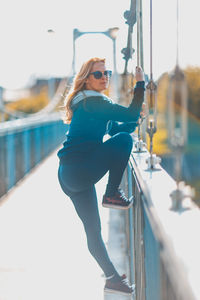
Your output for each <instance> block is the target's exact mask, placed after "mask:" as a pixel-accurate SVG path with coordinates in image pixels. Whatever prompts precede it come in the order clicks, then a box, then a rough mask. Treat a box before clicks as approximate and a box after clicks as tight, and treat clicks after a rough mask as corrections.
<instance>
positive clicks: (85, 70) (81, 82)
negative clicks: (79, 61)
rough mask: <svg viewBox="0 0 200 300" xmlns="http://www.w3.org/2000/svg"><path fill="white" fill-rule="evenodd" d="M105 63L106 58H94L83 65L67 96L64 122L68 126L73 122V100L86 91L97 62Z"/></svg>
mask: <svg viewBox="0 0 200 300" xmlns="http://www.w3.org/2000/svg"><path fill="white" fill-rule="evenodd" d="M105 61H106V60H105V58H98V57H93V58H91V59H89V60H88V61H86V62H85V63H84V64H83V65H82V67H81V69H80V71H79V72H78V74H77V75H76V76H75V78H74V80H73V84H72V87H71V89H70V92H69V93H68V94H67V96H66V98H65V101H64V109H65V117H64V122H65V123H66V124H70V123H71V120H72V116H73V111H72V108H71V104H72V100H73V98H74V97H75V96H76V94H77V93H78V92H80V91H82V90H84V89H85V82H86V79H87V77H88V75H89V73H90V72H91V69H92V67H93V65H94V64H95V63H96V62H103V63H105Z"/></svg>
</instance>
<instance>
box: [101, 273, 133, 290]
mask: <svg viewBox="0 0 200 300" xmlns="http://www.w3.org/2000/svg"><path fill="white" fill-rule="evenodd" d="M104 292H106V293H117V294H122V295H132V294H133V293H134V292H135V285H132V286H130V285H129V284H128V282H127V278H126V275H125V274H124V275H122V276H121V279H120V280H119V281H116V282H113V281H112V280H111V279H107V280H106V284H105V286H104Z"/></svg>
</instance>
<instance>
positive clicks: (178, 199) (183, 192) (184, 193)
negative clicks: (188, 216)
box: [170, 181, 195, 211]
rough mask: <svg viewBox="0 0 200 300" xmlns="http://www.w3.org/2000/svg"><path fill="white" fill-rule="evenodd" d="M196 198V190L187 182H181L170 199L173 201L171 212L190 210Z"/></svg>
mask: <svg viewBox="0 0 200 300" xmlns="http://www.w3.org/2000/svg"><path fill="white" fill-rule="evenodd" d="M194 196H195V190H194V188H192V187H191V186H189V185H186V184H185V182H183V181H180V182H179V183H178V184H177V189H176V190H174V191H173V192H171V194H170V197H171V199H172V206H171V208H170V209H171V210H173V211H181V210H188V209H190V208H191V207H190V204H191V200H192V198H194Z"/></svg>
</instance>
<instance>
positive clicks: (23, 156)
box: [0, 112, 67, 200]
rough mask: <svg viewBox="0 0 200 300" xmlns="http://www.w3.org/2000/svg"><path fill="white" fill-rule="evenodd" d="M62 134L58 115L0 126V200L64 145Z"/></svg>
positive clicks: (46, 115) (65, 126) (16, 121)
mask: <svg viewBox="0 0 200 300" xmlns="http://www.w3.org/2000/svg"><path fill="white" fill-rule="evenodd" d="M66 131H67V125H66V124H64V123H63V121H62V120H61V116H60V114H59V113H58V112H55V113H51V114H44V115H43V116H42V117H41V116H40V117H39V116H34V117H30V118H23V119H18V120H13V121H7V122H3V123H0V162H1V163H0V198H1V197H2V196H4V195H5V194H6V193H7V192H8V191H9V190H10V189H11V188H12V187H14V185H15V184H16V183H17V182H18V181H19V180H21V179H22V178H23V177H24V176H25V175H26V174H27V173H28V172H29V171H30V170H31V169H32V168H33V167H35V166H36V165H37V164H38V163H39V162H41V161H42V160H43V159H44V158H45V157H46V156H48V155H49V153H50V152H51V151H53V150H55V149H56V148H57V147H58V145H59V144H61V143H62V142H63V141H64V139H65V133H66ZM1 200H2V199H1Z"/></svg>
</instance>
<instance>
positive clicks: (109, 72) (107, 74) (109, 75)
mask: <svg viewBox="0 0 200 300" xmlns="http://www.w3.org/2000/svg"><path fill="white" fill-rule="evenodd" d="M104 75H105V76H107V77H111V76H112V71H105V72H104Z"/></svg>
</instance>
